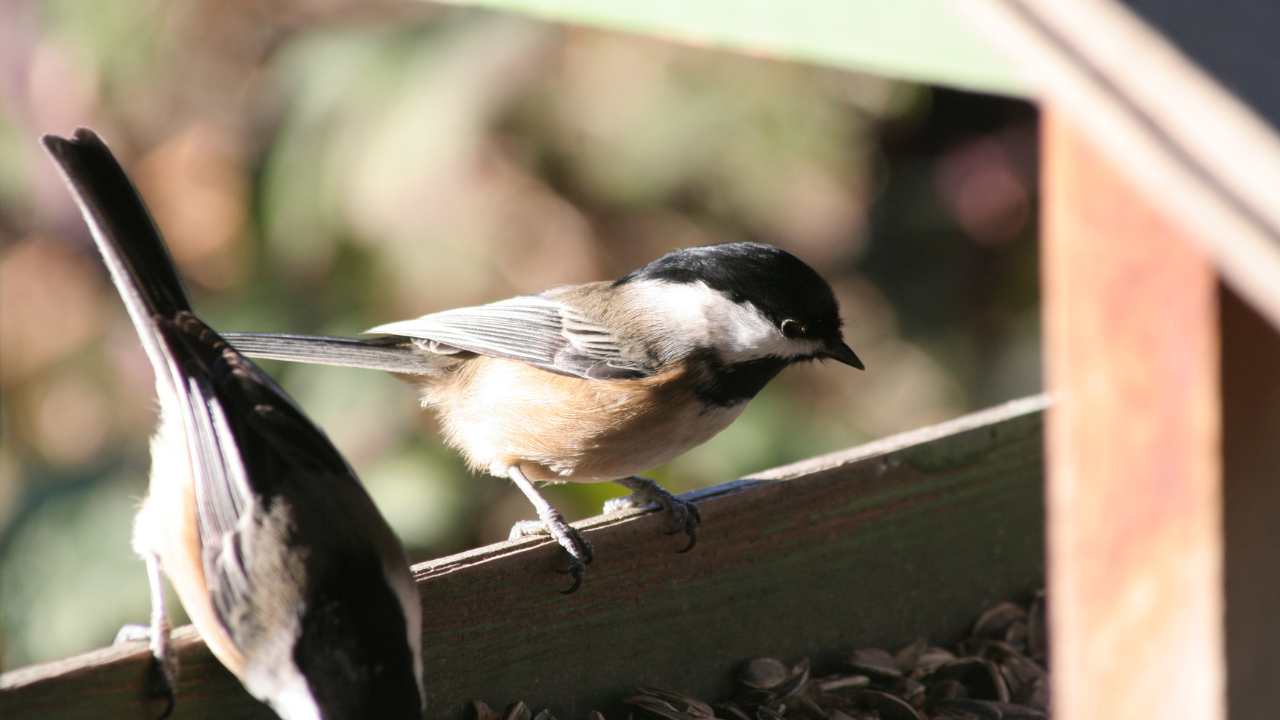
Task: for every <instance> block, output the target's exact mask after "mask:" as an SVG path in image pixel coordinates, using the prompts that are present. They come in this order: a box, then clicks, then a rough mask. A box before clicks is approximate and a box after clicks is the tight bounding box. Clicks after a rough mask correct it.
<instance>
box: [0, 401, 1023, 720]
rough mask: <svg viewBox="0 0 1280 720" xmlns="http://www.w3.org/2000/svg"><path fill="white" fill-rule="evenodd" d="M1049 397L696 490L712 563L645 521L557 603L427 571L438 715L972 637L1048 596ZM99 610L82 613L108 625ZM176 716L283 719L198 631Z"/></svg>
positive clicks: (14, 707) (136, 696)
mask: <svg viewBox="0 0 1280 720" xmlns="http://www.w3.org/2000/svg"><path fill="white" fill-rule="evenodd" d="M1043 406H1044V400H1043V399H1042V398H1029V399H1025V400H1021V401H1015V402H1013V403H1009V404H1007V405H1004V406H1001V407H998V408H994V409H992V410H989V411H985V412H982V413H977V414H974V415H970V416H966V417H964V418H960V419H958V420H956V421H952V422H949V423H944V424H941V425H938V426H934V427H931V428H925V429H922V430H918V431H914V432H910V433H906V434H904V435H900V436H896V437H894V438H890V439H887V440H883V441H879V442H876V443H872V444H869V445H866V446H863V447H860V448H855V449H852V450H849V451H845V452H842V453H836V454H833V455H830V456H825V457H821V458H816V459H813V460H809V461H806V462H803V463H800V464H797V465H793V466H788V467H784V468H779V469H776V470H773V471H769V472H765V473H761V474H759V475H757V476H753V477H752V478H749V479H746V480H742V481H737V482H733V483H729V484H727V485H721V486H718V487H714V488H709V489H707V490H703V491H699V492H697V493H693V494H692V497H694V498H695V499H697V501H698V506H699V509H700V511H701V513H702V517H703V525H702V528H701V530H700V532H699V540H698V546H697V547H696V548H695V549H694V550H693V551H691V552H689V553H687V554H683V555H680V554H676V552H675V550H677V549H678V548H679V547H680V545H681V543H682V539H681V538H680V537H672V536H667V535H664V534H663V533H662V529H663V519H662V518H660V517H659V516H657V515H655V514H645V513H639V512H636V511H631V512H627V513H619V514H615V515H609V516H602V517H596V518H591V519H589V520H586V521H583V522H581V523H578V524H577V525H578V527H580V528H583V529H584V530H585V531H586V535H587V537H588V538H590V539H591V541H592V543H593V544H594V546H595V551H596V562H595V564H594V565H592V566H591V568H590V570H589V572H588V574H587V578H586V582H585V583H584V585H583V587H582V589H581V590H580V591H579V592H578V593H576V594H574V595H570V596H563V595H560V594H559V592H558V591H559V590H560V589H562V588H563V587H564V585H565V577H564V576H563V575H559V574H557V573H555V572H553V569H555V568H556V567H557V563H558V562H559V550H558V548H557V547H556V546H554V545H552V544H551V543H549V542H546V541H539V540H530V539H526V540H521V541H517V542H508V543H501V544H497V545H491V546H488V547H484V548H479V549H476V550H473V551H470V552H467V553H463V554H460V555H455V556H452V557H447V558H442V559H439V560H434V561H431V562H427V563H423V564H420V565H417V566H415V568H414V572H415V576H416V578H417V580H418V582H419V588H420V590H421V593H422V602H423V607H424V620H425V623H424V628H423V646H424V651H425V655H426V668H425V669H426V680H427V688H428V693H429V704H430V706H429V709H428V714H427V715H428V717H432V718H436V717H445V718H460V717H469V710H467V703H468V701H470V700H471V699H473V698H480V699H484V700H486V701H488V702H490V703H491V704H493V705H503V704H505V703H507V702H510V701H512V700H515V699H524V700H526V701H528V702H529V703H530V704H531V705H533V706H535V707H542V706H547V707H550V708H552V709H553V710H554V711H556V712H557V714H559V716H560V717H561V718H562V720H569V719H571V718H580V717H585V716H586V714H587V713H588V712H589V711H590V710H591V709H593V708H599V709H602V710H606V711H608V710H609V709H610V708H615V707H616V706H617V703H618V702H619V701H620V700H621V699H622V698H623V697H625V694H626V693H627V692H629V691H630V690H631V689H632V688H634V687H635V686H636V685H637V684H650V685H657V686H663V687H669V688H674V689H682V690H685V691H689V692H693V693H696V694H700V695H703V696H717V695H719V694H721V693H723V692H725V691H726V690H727V680H728V678H729V675H730V672H731V670H732V668H733V667H734V666H735V665H736V664H737V663H738V662H740V661H741V660H743V659H744V658H747V657H750V656H753V655H757V654H774V655H778V656H782V657H796V656H800V655H813V654H814V653H818V654H817V655H816V656H815V657H816V658H817V659H818V660H831V659H832V658H834V657H837V656H838V655H839V653H840V652H841V651H842V650H847V649H850V648H852V647H853V646H855V645H868V644H872V645H875V644H882V645H894V644H897V643H905V642H907V641H909V640H911V639H913V638H915V637H918V636H922V635H931V636H932V637H934V638H936V639H938V640H950V639H955V638H957V637H959V636H960V635H961V634H962V632H963V631H964V629H965V628H966V626H967V624H968V623H969V622H970V621H971V620H972V618H973V617H974V616H975V615H976V614H977V613H978V612H979V611H980V610H981V609H982V608H983V607H984V606H986V605H987V604H989V603H991V602H993V601H996V600H1000V599H1003V598H1006V597H1010V596H1014V595H1018V594H1024V593H1027V592H1029V591H1030V590H1032V589H1033V588H1035V587H1037V586H1038V585H1039V584H1040V583H1041V582H1042V579H1043V539H1042V535H1043V515H1042V461H1043V455H1042V450H1041V447H1042V432H1041V415H1042V408H1043ZM90 605H91V602H90V601H88V600H86V612H90V611H91V607H90ZM178 637H179V641H178V648H179V655H180V657H181V660H182V663H183V667H182V672H181V679H180V687H179V690H178V707H177V712H176V714H175V717H176V718H220V719H225V718H268V717H270V716H271V715H270V713H269V712H268V711H267V710H266V709H265V707H264V706H261V705H258V704H257V703H256V702H254V701H253V700H252V699H251V698H249V697H248V696H247V695H246V694H245V692H244V691H243V690H242V689H241V688H240V687H239V686H238V685H237V684H236V682H235V681H234V679H232V678H231V677H230V676H229V675H228V674H227V673H226V672H225V671H223V670H222V669H221V667H220V666H218V665H217V663H216V662H215V661H214V660H213V659H212V657H211V656H210V655H209V654H208V652H207V651H206V650H205V649H204V647H203V645H202V644H201V643H200V642H199V640H198V639H196V638H194V637H193V636H192V634H191V631H190V628H184V629H182V630H180V631H178ZM146 660H147V656H146V653H145V651H144V650H143V649H141V647H140V646H137V645H134V646H132V647H131V648H129V649H105V650H99V651H96V652H91V653H88V654H85V655H81V656H78V657H74V658H70V659H68V660H64V661H61V662H57V663H51V664H48V665H42V666H37V667H32V668H27V669H22V670H17V671H14V672H11V673H8V674H6V675H3V676H0V717H3V718H6V719H8V718H41V719H42V720H46V719H47V720H63V719H70V718H86V719H87V718H94V719H96V720H101V719H103V718H106V719H114V718H144V717H152V716H153V714H154V712H155V710H156V709H157V708H156V706H155V705H152V706H151V707H145V706H144V703H143V702H141V700H140V692H141V688H142V679H143V676H144V672H145V663H146Z"/></svg>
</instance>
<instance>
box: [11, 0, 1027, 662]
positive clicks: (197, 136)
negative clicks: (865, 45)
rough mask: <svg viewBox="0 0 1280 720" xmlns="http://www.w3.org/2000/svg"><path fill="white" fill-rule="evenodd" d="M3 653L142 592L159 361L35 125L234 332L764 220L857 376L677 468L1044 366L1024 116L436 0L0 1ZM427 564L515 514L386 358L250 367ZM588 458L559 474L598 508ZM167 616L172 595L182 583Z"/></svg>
mask: <svg viewBox="0 0 1280 720" xmlns="http://www.w3.org/2000/svg"><path fill="white" fill-rule="evenodd" d="M0 16H3V17H0V422H2V425H0V433H2V436H0V666H3V667H5V668H12V667H15V666H18V665H22V664H26V663H30V662H34V661H39V660H48V659H53V658H57V657H62V656H65V655H68V654H71V653H75V652H79V651H83V650H87V649H90V648H92V647H95V646H99V645H102V644H105V643H108V642H110V640H111V638H112V637H113V636H114V634H115V631H116V630H117V629H118V628H119V626H120V625H121V624H123V623H126V622H140V621H144V620H145V618H146V612H147V605H146V602H147V601H146V579H145V575H144V572H143V567H142V563H141V562H140V561H138V560H137V559H136V558H135V557H133V555H132V553H131V551H130V549H129V534H130V525H131V520H132V514H133V511H134V509H135V507H136V505H137V503H138V501H139V499H140V498H141V496H142V495H143V493H144V492H145V486H146V476H147V471H148V448H147V440H148V438H149V435H150V432H151V430H152V429H153V427H154V420H155V417H154V411H155V401H154V390H153V387H152V377H151V371H150V368H149V367H148V365H147V363H146V360H145V357H144V356H143V354H142V352H141V349H140V347H139V345H138V342H137V339H136V336H135V335H134V331H133V328H132V327H131V326H130V324H129V322H128V319H127V317H126V315H125V313H124V312H123V308H122V306H121V304H120V301H119V299H118V298H117V296H116V293H115V291H114V289H113V288H112V286H111V284H110V282H109V280H108V278H107V275H106V272H105V270H104V268H103V267H102V264H101V262H100V260H99V258H98V255H97V253H96V251H95V250H94V248H93V245H92V243H91V241H90V239H89V237H88V235H87V232H86V230H85V228H84V225H83V223H82V221H81V219H80V217H79V214H78V213H77V212H76V210H75V208H74V206H73V205H72V202H71V200H70V197H69V195H68V194H67V192H66V190H65V189H64V188H63V187H62V185H61V182H60V180H59V178H57V177H56V176H55V173H54V170H53V166H52V164H51V163H50V162H49V161H48V159H47V158H46V157H44V154H43V151H42V150H41V148H40V146H39V144H38V138H39V136H40V135H41V134H42V133H46V132H57V133H60V134H67V133H70V132H71V131H72V130H73V129H74V128H75V127H76V126H79V125H86V126H90V127H93V128H94V129H96V130H97V131H98V132H99V133H100V134H101V135H102V136H103V137H104V138H105V139H106V140H107V142H108V143H109V144H111V146H112V148H113V149H114V151H115V152H116V154H117V156H118V157H119V158H120V159H121V161H122V162H123V163H124V164H125V166H126V168H127V169H128V170H129V172H130V173H131V175H132V177H133V178H134V180H135V182H136V183H137V184H138V186H139V188H140V189H141V191H142V193H143V195H144V196H145V197H146V199H147V202H148V204H149V205H150V207H151V210H152V212H153V214H154V215H155V217H156V219H157V221H158V223H159V224H160V226H161V227H162V228H163V230H164V232H165V234H166V237H167V240H168V242H169V244H170V247H171V250H172V252H173V254H174V256H175V258H176V260H177V262H178V264H179V265H180V270H181V272H182V274H183V276H184V279H185V280H186V282H187V285H188V288H189V290H190V291H191V294H192V295H193V301H194V303H195V305H196V308H197V310H198V311H199V312H200V313H201V315H202V316H204V318H205V319H206V320H207V321H209V322H210V323H211V324H212V325H213V326H214V327H217V328H220V329H225V330H232V329H234V330H280V331H286V330H287V331H296V332H311V333H326V334H337V335H349V334H356V333H359V332H360V331H362V330H364V329H366V328H368V327H371V326H373V325H376V324H379V323H382V322H387V321H390V320H396V319H403V318H407V317H412V316H416V315H420V314H423V313H427V312H432V311H436V310H441V309H444V308H448V307H452V306H457V305H462V304H469V303H483V302H487V301H492V300H497V299H501V298H503V297H507V296H510V295H514V294H518V293H531V292H536V291H539V290H541V289H544V288H546V287H549V286H553V285H558V284H563V283H574V282H582V281H587V280H595V279H602V278H609V277H614V276H617V275H620V274H622V273H624V272H625V271H627V270H629V269H631V268H633V267H635V266H637V265H640V264H642V263H644V262H647V261H648V260H651V259H653V258H655V257H657V256H658V255H660V254H662V253H664V252H666V251H668V250H671V249H674V248H678V247H684V246H689V245H698V244H706V243H714V242H724V241H731V240H742V239H751V240H757V241H764V242H770V243H774V244H777V245H779V246H782V247H785V248H787V249H789V250H791V251H792V252H794V253H796V254H797V255H799V256H800V257H801V258H803V259H804V260H806V261H808V262H809V263H810V264H812V265H813V266H815V267H816V268H817V269H818V270H819V272H821V273H822V274H823V275H824V276H826V277H827V278H828V279H829V280H830V281H831V282H832V284H833V286H834V287H835V289H836V292H837V294H838V296H839V299H840V304H841V307H842V309H843V314H844V317H845V320H846V325H847V330H846V337H847V339H848V340H849V342H850V344H851V345H852V346H853V347H854V348H855V349H856V350H857V351H858V353H859V355H861V356H862V358H863V359H864V360H865V361H866V363H867V366H868V370H867V372H865V373H859V372H856V371H852V370H850V369H848V368H845V367H843V366H840V365H835V364H829V365H816V364H815V365H806V366H802V367H798V368H793V369H791V370H789V371H787V372H786V373H784V374H783V375H782V376H781V377H780V378H779V379H778V380H776V381H775V382H774V383H773V384H772V385H771V386H769V387H768V388H767V389H766V390H765V391H764V392H763V393H762V395H761V396H760V397H759V398H757V399H756V400H755V401H754V402H753V403H752V404H751V406H750V407H749V408H748V410H747V412H746V413H745V414H744V415H743V416H742V418H741V419H740V420H738V421H737V423H736V424H734V425H733V426H731V427H730V428H729V429H728V430H727V431H725V432H724V433H723V434H722V435H720V436H719V437H717V438H715V439H714V440H713V441H711V442H709V443H708V444H706V445H705V446H703V447H701V448H698V449H696V450H694V451H693V452H690V453H689V454H687V455H685V456H684V457H682V458H680V459H678V460H677V461H675V462H673V463H672V464H671V465H670V466H668V467H664V468H659V469H657V470H656V471H655V472H654V473H652V475H653V477H655V478H657V479H659V480H660V481H662V482H663V483H664V484H665V485H666V486H667V487H668V488H670V489H672V490H687V489H690V488H694V487H700V486H706V485H711V484H715V483H719V482H723V481H726V480H730V479H733V478H735V477H737V476H740V475H742V474H745V473H750V472H752V471H756V470H761V469H764V468H767V467H770V466H773V465H777V464H781V463H785V462H790V461H794V460H798V459H802V458H804V457H807V456H811V455H814V454H817V453H822V452H825V451H830V450H835V449H840V448H844V447H848V446H851V445H856V444H858V443H861V442H864V441H866V440H869V439H872V438H877V437H881V436H884V435H887V434H890V433H894V432H898V431H902V430H907V429H910V428H913V427H917V426H920V425H923V424H927V423H932V422H936V421H940V420H944V419H947V418H950V417H953V416H956V415H958V414H961V413H963V412H966V411H968V410H972V409H976V408H979V407H983V406H986V405H990V404H993V403H997V402H1000V401H1002V400H1006V399H1009V398H1013V397H1017V396H1020V395H1023V394H1027V393H1030V392H1034V391H1036V390H1038V389H1039V385H1040V370H1039V366H1040V360H1039V348H1038V344H1039V327H1038V318H1037V302H1038V297H1037V289H1036V286H1037V279H1036V256H1035V253H1036V246H1035V243H1034V228H1035V224H1036V214H1037V196H1036V184H1035V175H1036V167H1035V164H1036V145H1035V135H1036V117H1035V114H1034V111H1033V110H1032V109H1031V108H1030V106H1028V105H1025V104H1022V103H1019V102H1014V101H1010V100H1004V99H999V98H993V97H985V96H977V95H967V94H962V93H958V92H953V91H943V90H936V89H931V88H926V87H921V86H914V85H908V84H904V83H896V82H891V81H887V80H883V79H878V78H873V77H869V76H861V75H856V74H851V73H847V72H838V71H834V70H828V69H823V68H817V67H810V66H803V65H797V64H788V63H780V62H775V61H771V60H769V59H768V58H763V57H748V56H745V55H740V54H730V53H723V52H715V51H712V50H708V49H699V48H692V47H687V46H681V45H677V44H666V43H662V42H656V41H653V40H645V39H639V38H635V37H629V36H626V35H620V34H611V33H606V32H602V31H595V30H587V29H581V28H570V27H562V26H554V25H545V24H539V23H536V22H532V21H529V20H525V19H520V18H515V17H508V16H504V15H501V14H494V13H488V12H478V11H474V10H466V9H457V8H448V7H441V6H435V5H432V4H429V3H419V2H413V3H403V2H377V1H375V2H368V1H357V0H277V1H275V2H267V1H266V0H256V1H255V0H113V2H110V3H90V2H83V1H82V0H6V2H5V4H4V6H3V9H0ZM264 366H265V367H266V368H267V370H268V371H269V372H272V373H273V374H275V375H276V376H277V377H278V378H279V379H280V380H281V381H282V383H283V384H284V386H285V387H286V388H287V389H288V390H289V391H290V392H291V393H293V395H294V397H295V398H296V399H297V400H298V401H299V403H300V404H301V405H302V406H303V408H304V409H305V410H307V411H308V412H309V413H310V414H311V415H312V417H313V418H314V419H316V420H317V421H318V422H319V424H320V425H321V426H323V427H324V428H325V429H326V430H327V431H328V432H329V433H330V435H331V436H332V438H333V439H334V441H335V442H336V444H337V445H338V446H339V448H340V449H341V450H342V451H343V452H344V453H345V454H346V455H347V457H348V458H349V459H350V461H351V462H352V464H353V465H354V466H355V468H356V470H357V471H358V472H359V473H360V475H361V476H362V478H363V479H364V481H365V482H366V484H367V485H368V487H369V489H370V491H371V492H372V494H373V496H374V498H375V500H376V501H377V503H378V505H379V507H380V508H381V509H382V511H383V512H384V513H385V514H386V515H387V516H388V519H389V520H390V522H391V524H392V525H393V526H394V527H395V529H396V530H397V531H398V532H399V534H400V536H401V537H402V538H403V540H404V542H405V544H406V546H407V548H408V550H409V553H410V556H411V558H412V559H414V560H415V561H416V560H422V559H426V558H430V557H436V556H440V555H443V554H447V553H451V552H454V551H458V550H461V549H464V548H468V547H472V546H475V545H477V544H483V543H489V542H493V541H497V540H500V539H503V538H505V537H506V533H507V529H508V528H509V526H510V525H511V523H512V522H514V521H515V520H518V519H522V518H527V517H532V512H531V509H530V508H529V506H528V504H527V502H526V501H525V500H524V498H523V497H522V496H521V495H520V494H519V493H518V492H517V491H516V490H515V489H514V488H513V487H511V486H510V484H509V483H508V482H506V481H502V480H497V479H493V478H488V477H483V476H472V475H470V474H469V473H468V472H467V471H466V470H465V469H464V468H463V466H462V464H461V462H460V461H459V460H458V457H457V456H456V455H455V454H454V453H452V452H451V451H449V450H448V449H446V448H444V447H443V446H442V445H441V443H440V442H439V440H438V437H437V434H436V428H435V426H434V423H433V421H432V419H431V418H430V417H429V416H427V415H426V414H424V413H423V412H421V411H420V410H419V409H418V406H417V404H416V402H415V399H414V397H413V396H412V393H411V392H409V391H408V390H407V388H406V387H405V386H402V385H401V384H400V383H399V382H398V381H396V380H395V379H393V378H391V377H390V376H387V375H382V374H379V373H373V372H363V371H358V370H343V369H336V368H318V367H305V366H286V365H280V364H275V363H264ZM623 492H624V491H623V489H622V488H620V487H618V486H615V485H612V484H605V485H596V486H573V487H566V486H559V487H555V488H552V489H550V490H549V491H548V495H549V497H550V498H551V500H552V502H553V503H555V504H556V505H558V506H559V507H560V508H561V509H562V510H564V511H565V514H566V515H568V516H570V517H572V518H579V517H584V516H588V515H592V514H595V512H597V510H598V508H599V504H600V503H601V502H602V501H603V500H604V499H606V498H608V497H611V496H614V495H620V494H622V493H623ZM171 608H173V609H174V610H175V611H176V610H177V609H178V608H177V604H176V602H171Z"/></svg>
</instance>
